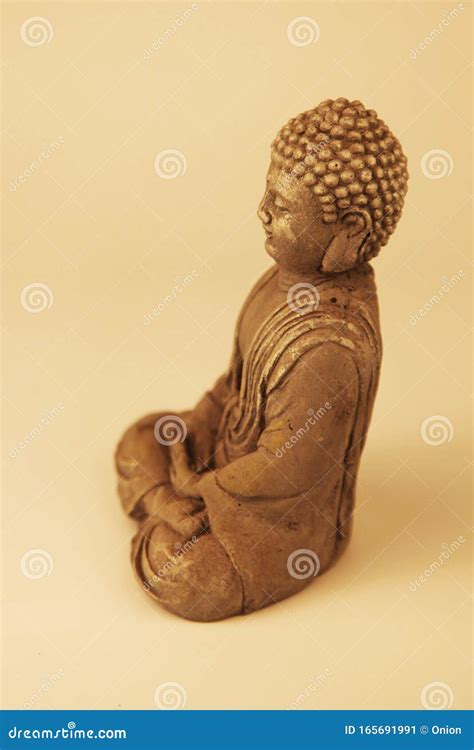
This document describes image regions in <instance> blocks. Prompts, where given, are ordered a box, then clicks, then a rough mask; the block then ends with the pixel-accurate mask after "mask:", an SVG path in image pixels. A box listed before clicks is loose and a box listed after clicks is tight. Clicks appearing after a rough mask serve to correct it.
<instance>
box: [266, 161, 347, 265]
mask: <svg viewBox="0 0 474 750" xmlns="http://www.w3.org/2000/svg"><path fill="white" fill-rule="evenodd" d="M322 215H323V212H322V209H321V205H320V203H319V201H318V199H317V197H316V196H315V195H314V193H313V192H312V190H311V189H310V188H309V187H307V186H306V185H304V184H303V183H302V181H301V180H299V179H297V178H296V177H294V176H292V175H291V174H288V173H287V172H284V171H283V170H281V169H280V168H279V167H278V166H277V165H276V164H273V163H272V164H271V165H270V168H269V170H268V173H267V186H266V190H265V193H264V195H263V198H262V200H261V202H260V205H259V207H258V216H259V218H260V220H261V222H262V224H263V228H264V230H265V234H266V236H267V239H266V242H265V249H266V251H267V253H268V254H269V255H270V256H271V257H272V258H273V259H274V260H275V261H276V262H277V263H278V265H279V266H280V267H281V268H283V269H285V270H287V271H295V272H297V273H314V272H315V271H318V270H319V269H320V267H321V262H322V259H323V257H324V254H325V251H326V248H327V246H328V244H329V243H330V241H331V239H332V236H333V235H334V230H335V228H336V225H327V224H325V223H324V222H323V220H322Z"/></svg>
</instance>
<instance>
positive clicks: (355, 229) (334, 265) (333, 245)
mask: <svg viewBox="0 0 474 750" xmlns="http://www.w3.org/2000/svg"><path fill="white" fill-rule="evenodd" d="M341 223H342V227H341V228H340V230H339V231H338V232H337V234H336V235H335V236H334V237H333V238H332V240H331V242H330V243H329V245H328V248H327V250H326V253H325V255H324V258H323V261H322V263H321V271H322V272H323V273H342V272H343V271H348V270H349V269H350V268H353V266H355V265H356V263H357V262H358V260H360V256H361V251H362V250H363V247H364V246H365V244H366V242H367V240H368V238H369V237H370V233H371V229H372V219H371V217H370V214H369V213H368V212H367V211H364V210H357V211H354V210H350V211H348V212H347V213H346V214H344V216H342V218H341Z"/></svg>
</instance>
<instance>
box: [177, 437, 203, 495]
mask: <svg viewBox="0 0 474 750" xmlns="http://www.w3.org/2000/svg"><path fill="white" fill-rule="evenodd" d="M170 453H171V465H170V479H171V483H172V485H173V488H174V489H175V490H176V492H179V493H180V494H181V495H184V496H185V497H199V498H200V497H201V493H200V491H199V490H198V488H197V484H198V482H199V480H200V479H201V475H200V474H197V473H196V472H194V471H193V470H192V469H191V466H190V463H189V456H188V453H187V451H186V446H185V445H184V444H183V443H176V444H175V445H171V446H170Z"/></svg>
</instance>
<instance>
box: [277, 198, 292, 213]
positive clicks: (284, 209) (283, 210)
mask: <svg viewBox="0 0 474 750" xmlns="http://www.w3.org/2000/svg"><path fill="white" fill-rule="evenodd" d="M275 206H276V207H277V208H278V210H279V211H280V213H282V214H287V213H289V209H288V208H287V207H286V206H283V205H282V204H281V203H280V202H279V201H275Z"/></svg>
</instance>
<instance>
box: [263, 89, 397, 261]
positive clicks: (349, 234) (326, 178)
mask: <svg viewBox="0 0 474 750" xmlns="http://www.w3.org/2000/svg"><path fill="white" fill-rule="evenodd" d="M407 182H408V172H407V160H406V157H405V155H404V154H403V151H402V148H401V146H400V143H399V142H398V140H397V139H396V138H395V136H394V135H392V133H391V132H390V130H389V129H388V127H387V126H386V125H385V123H384V122H383V120H381V119H380V118H379V117H378V116H377V113H376V112H375V111H374V110H373V109H369V110H367V109H365V107H364V106H363V104H361V102H359V101H352V102H349V101H348V100H347V99H342V98H341V99H336V100H334V101H333V100H332V99H327V100H326V101H324V102H321V104H319V105H318V106H317V107H316V108H315V109H311V110H309V111H308V112H303V113H302V114H301V115H298V117H295V118H293V119H291V120H290V121H289V122H288V123H287V125H285V126H284V127H283V128H282V129H281V130H280V132H279V133H278V134H277V136H276V138H275V140H274V141H273V143H272V151H271V164H270V168H269V170H268V174H267V187H266V190H265V194H264V196H263V198H262V201H261V203H260V206H259V210H258V215H259V217H260V219H261V221H262V223H263V226H264V229H265V232H266V235H267V240H266V243H265V247H266V249H267V252H268V253H269V254H270V255H271V256H272V257H273V258H274V259H275V261H276V262H277V263H278V265H279V266H280V267H281V268H284V269H286V270H289V271H296V272H301V273H311V272H314V271H320V272H322V273H337V272H341V271H346V270H349V269H350V268H353V267H354V266H355V265H357V264H359V263H364V262H365V261H367V260H370V259H371V258H373V257H375V256H376V255H377V254H378V253H379V252H380V249H381V247H383V245H386V244H387V242H388V239H389V237H390V235H391V234H392V233H393V232H394V230H395V227H396V225H397V222H398V220H399V218H400V215H401V212H402V207H403V201H404V198H405V194H406V192H407Z"/></svg>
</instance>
